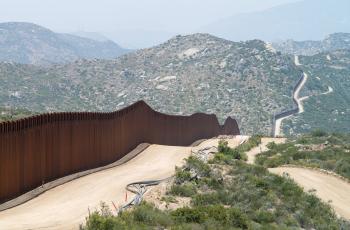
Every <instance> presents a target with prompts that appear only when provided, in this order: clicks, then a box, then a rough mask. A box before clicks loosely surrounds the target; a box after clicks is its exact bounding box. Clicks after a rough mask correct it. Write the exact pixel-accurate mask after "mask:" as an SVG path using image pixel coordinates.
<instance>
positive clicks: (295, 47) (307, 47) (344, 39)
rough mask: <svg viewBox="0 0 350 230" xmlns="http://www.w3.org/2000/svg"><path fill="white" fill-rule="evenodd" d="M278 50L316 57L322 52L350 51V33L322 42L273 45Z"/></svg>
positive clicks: (332, 36)
mask: <svg viewBox="0 0 350 230" xmlns="http://www.w3.org/2000/svg"><path fill="white" fill-rule="evenodd" d="M273 47H275V48H276V49H277V50H279V51H281V52H283V53H287V54H294V55H307V56H310V55H315V54H319V53H322V52H329V51H336V50H341V49H350V33H336V34H331V35H329V36H327V37H326V38H325V39H324V40H322V41H294V40H287V41H283V42H275V43H273Z"/></svg>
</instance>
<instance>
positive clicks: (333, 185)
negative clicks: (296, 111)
mask: <svg viewBox="0 0 350 230" xmlns="http://www.w3.org/2000/svg"><path fill="white" fill-rule="evenodd" d="M285 141H286V139H285V138H262V140H261V144H260V145H259V146H258V147H256V148H253V149H251V150H250V151H248V152H247V153H246V154H247V156H248V163H250V164H253V163H254V161H255V157H256V155H257V154H259V153H261V152H264V151H266V150H267V147H266V146H267V144H268V143H271V142H275V143H276V144H280V143H284V142H285ZM268 170H269V171H270V172H271V173H274V174H277V175H283V174H284V173H288V175H289V176H290V177H291V178H292V179H293V180H294V181H295V182H296V183H297V184H299V185H300V186H301V187H303V188H304V191H309V190H311V189H315V190H316V195H317V197H319V198H320V199H321V200H323V201H324V202H328V201H329V200H331V201H332V202H331V203H330V205H331V206H332V208H333V209H334V210H335V212H336V213H337V214H338V215H339V216H341V217H343V218H345V219H349V220H350V183H348V182H346V181H344V180H342V179H340V178H338V177H335V176H332V175H328V174H325V173H321V172H319V171H317V170H311V169H305V168H298V167H279V168H269V169H268Z"/></svg>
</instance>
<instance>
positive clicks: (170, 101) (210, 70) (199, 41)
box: [0, 34, 300, 134]
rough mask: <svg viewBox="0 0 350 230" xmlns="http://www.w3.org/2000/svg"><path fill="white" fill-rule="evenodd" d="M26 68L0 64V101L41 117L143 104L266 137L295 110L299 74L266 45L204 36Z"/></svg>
mask: <svg viewBox="0 0 350 230" xmlns="http://www.w3.org/2000/svg"><path fill="white" fill-rule="evenodd" d="M28 68H29V67H28V66H18V65H12V64H3V65H2V66H0V71H1V72H0V78H1V79H2V82H4V83H3V84H2V85H1V87H2V89H1V91H0V99H1V100H0V101H3V102H5V101H6V102H7V103H8V104H10V105H13V106H16V107H21V108H26V109H29V110H31V111H39V112H43V111H66V110H74V111H82V110H98V111H109V110H116V109H120V108H122V107H124V106H127V105H129V104H131V103H132V102H135V101H137V100H140V99H143V100H146V101H147V103H149V104H150V105H151V106H152V107H154V108H155V109H156V110H160V111H162V112H166V113H172V114H192V113H194V112H205V113H215V114H217V115H218V116H219V118H220V119H221V120H223V119H224V118H225V117H227V116H233V117H236V118H237V120H238V122H239V124H240V127H241V128H242V130H243V132H245V133H253V132H262V133H265V134H269V133H270V132H271V130H270V129H271V123H272V122H271V118H272V116H273V114H274V113H276V112H280V111H281V110H285V109H288V108H290V107H292V105H293V102H292V99H291V91H292V89H293V87H294V85H295V83H296V82H297V81H298V79H299V77H300V72H299V70H298V69H297V67H296V66H295V65H294V63H293V60H292V58H291V57H289V56H286V55H282V54H280V53H278V52H275V51H274V50H273V49H272V48H271V47H270V46H269V45H267V44H266V43H264V42H262V41H259V40H253V41H247V42H239V43H236V42H231V41H227V40H223V39H219V38H216V37H213V36H210V35H207V34H195V35H189V36H177V37H175V38H173V39H171V40H169V41H168V42H166V43H164V44H161V45H159V46H156V47H153V48H150V49H144V50H140V51H137V52H134V53H130V54H127V55H124V56H122V57H119V58H117V59H115V60H109V61H108V60H90V61H88V60H79V61H76V62H74V63H70V64H67V65H57V66H54V67H51V68H47V69H43V68H42V69H38V68H33V67H31V68H32V69H31V70H30V71H28ZM9 95H10V96H9Z"/></svg>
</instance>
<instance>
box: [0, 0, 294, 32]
mask: <svg viewBox="0 0 350 230" xmlns="http://www.w3.org/2000/svg"><path fill="white" fill-rule="evenodd" d="M295 1H296V0H1V4H0V5H1V7H0V21H1V22H5V21H27V22H33V23H37V24H40V25H43V26H46V27H48V28H50V29H52V30H55V31H59V32H71V31H77V30H84V31H98V32H108V31H113V30H115V29H117V28H118V29H128V30H134V29H142V30H159V31H168V32H175V33H186V32H190V31H191V30H195V29H197V28H200V27H201V26H203V25H206V24H208V23H211V22H213V21H216V20H218V19H220V18H224V17H228V16H232V15H234V14H237V13H242V12H249V11H257V10H263V9H266V8H270V7H272V6H275V5H278V4H284V3H288V2H295Z"/></svg>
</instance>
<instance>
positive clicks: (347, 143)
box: [256, 131, 350, 179]
mask: <svg viewBox="0 0 350 230" xmlns="http://www.w3.org/2000/svg"><path fill="white" fill-rule="evenodd" d="M269 148H270V150H269V151H267V152H265V153H264V154H261V155H258V157H257V159H256V163H257V164H259V165H262V166H264V167H267V168H272V167H277V166H280V165H284V164H294V165H301V166H308V167H316V168H321V169H326V170H329V171H332V172H335V173H337V174H339V175H341V176H344V177H346V178H349V179H350V135H345V134H344V135H341V134H332V135H328V134H326V133H323V132H321V131H315V132H313V134H312V135H305V136H302V137H299V138H298V139H295V140H291V141H288V142H287V143H285V144H280V145H273V144H272V145H270V146H269Z"/></svg>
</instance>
